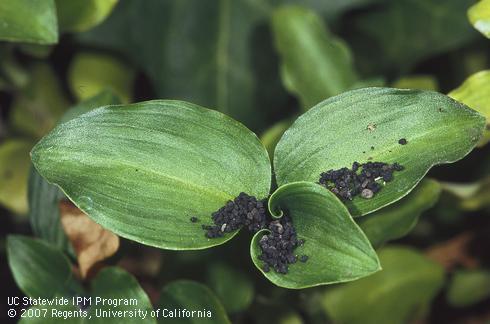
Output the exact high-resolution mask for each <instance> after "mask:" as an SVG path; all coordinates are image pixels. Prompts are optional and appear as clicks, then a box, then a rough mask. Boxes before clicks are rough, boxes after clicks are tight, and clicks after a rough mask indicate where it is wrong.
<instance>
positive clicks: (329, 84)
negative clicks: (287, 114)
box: [272, 6, 357, 110]
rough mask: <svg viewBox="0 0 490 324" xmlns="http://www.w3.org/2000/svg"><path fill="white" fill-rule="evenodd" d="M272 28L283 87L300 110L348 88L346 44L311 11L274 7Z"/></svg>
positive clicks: (350, 77)
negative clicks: (295, 99) (292, 95)
mask: <svg viewBox="0 0 490 324" xmlns="http://www.w3.org/2000/svg"><path fill="white" fill-rule="evenodd" d="M272 27H273V33H274V37H275V43H276V48H277V50H278V52H279V55H280V57H281V76H282V80H283V83H284V85H285V87H286V88H287V89H288V90H289V91H290V92H292V93H293V94H295V95H297V96H298V97H299V99H300V101H301V104H302V107H303V110H307V109H309V108H311V107H312V106H314V105H315V104H317V103H319V102H320V101H322V100H324V99H326V98H328V97H331V96H334V95H337V94H339V93H341V92H343V91H345V90H347V89H349V88H351V87H352V86H353V85H354V84H355V83H356V81H357V76H356V73H355V71H354V67H353V62H352V57H351V54H350V50H349V48H348V47H347V45H346V44H345V43H344V42H343V41H342V40H341V39H339V38H337V37H335V36H334V35H332V34H331V33H330V31H329V30H328V29H327V26H325V24H324V23H323V21H322V19H321V18H320V17H319V16H318V15H317V14H315V12H313V11H311V10H308V9H305V8H303V7H299V6H285V7H280V8H279V9H277V10H275V11H274V13H273V15H272Z"/></svg>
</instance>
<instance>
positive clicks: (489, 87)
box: [448, 70, 490, 146]
mask: <svg viewBox="0 0 490 324" xmlns="http://www.w3.org/2000/svg"><path fill="white" fill-rule="evenodd" d="M448 96H449V97H451V98H453V99H456V100H458V101H459V102H462V103H464V104H465V105H468V106H469V107H471V108H473V109H475V110H476V111H478V112H479V113H481V114H482V115H483V116H485V117H486V119H487V126H486V130H485V132H484V136H483V138H482V140H481V141H480V142H479V143H478V146H483V145H485V144H486V143H488V141H490V70H485V71H480V72H478V73H475V74H473V75H472V76H470V77H469V78H468V79H466V80H465V82H463V84H462V85H461V86H459V88H456V89H454V90H453V91H451V92H450V93H449V94H448Z"/></svg>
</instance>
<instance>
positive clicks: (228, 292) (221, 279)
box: [207, 263, 254, 313]
mask: <svg viewBox="0 0 490 324" xmlns="http://www.w3.org/2000/svg"><path fill="white" fill-rule="evenodd" d="M207 281H208V283H209V287H210V288H211V289H212V290H213V291H214V293H215V294H216V296H217V297H218V298H219V300H221V302H222V303H223V307H224V308H225V309H226V311H227V312H228V313H237V312H241V311H244V310H246V309H247V308H248V307H249V306H250V304H251V303H252V301H253V298H254V286H253V282H252V281H251V280H250V278H249V277H248V276H247V275H246V274H245V273H243V272H241V271H239V270H238V269H234V268H232V267H230V266H228V265H227V264H226V263H216V264H211V265H210V266H209V268H208V280H207Z"/></svg>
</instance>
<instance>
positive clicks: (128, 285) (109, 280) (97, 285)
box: [86, 267, 156, 324]
mask: <svg viewBox="0 0 490 324" xmlns="http://www.w3.org/2000/svg"><path fill="white" fill-rule="evenodd" d="M91 288H92V289H91V295H92V300H93V301H94V303H93V304H92V307H90V315H91V319H90V320H87V321H86V322H87V323H118V324H119V323H122V324H124V323H156V319H155V318H154V317H151V316H150V313H151V311H153V307H152V305H151V302H150V299H149V298H148V295H147V294H146V293H145V291H144V290H143V288H141V286H140V285H139V283H138V281H137V280H136V278H134V277H133V276H132V275H131V274H129V273H127V272H126V271H124V270H122V269H120V268H117V267H109V268H105V269H103V270H101V271H100V272H99V273H98V274H97V276H96V277H95V278H94V280H93V281H92V283H91ZM97 298H100V300H102V299H106V300H122V301H134V300H135V301H136V305H124V303H122V304H120V305H118V306H114V305H107V304H105V305H104V304H101V303H99V304H98V305H97V304H95V302H96V300H97ZM97 310H105V311H111V310H112V311H121V312H124V311H127V312H131V314H132V316H129V315H127V316H124V317H122V316H114V317H111V318H107V317H97V316H96V314H97ZM139 310H141V312H140V311H139ZM142 312H144V313H145V314H146V315H145V318H143V317H142V315H140V314H142ZM127 314H129V313H127Z"/></svg>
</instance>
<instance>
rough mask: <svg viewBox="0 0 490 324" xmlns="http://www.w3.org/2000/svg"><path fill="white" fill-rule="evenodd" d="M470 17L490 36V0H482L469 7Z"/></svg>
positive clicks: (482, 31) (480, 30)
mask: <svg viewBox="0 0 490 324" xmlns="http://www.w3.org/2000/svg"><path fill="white" fill-rule="evenodd" d="M468 19H469V20H470V22H471V24H472V25H473V27H475V28H476V29H477V30H478V31H479V32H480V33H482V34H483V35H485V37H487V38H490V1H489V0H481V1H479V2H478V3H476V4H474V5H473V6H471V8H470V9H468Z"/></svg>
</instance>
